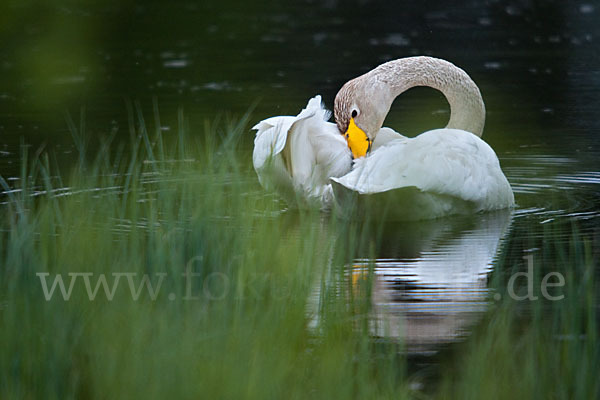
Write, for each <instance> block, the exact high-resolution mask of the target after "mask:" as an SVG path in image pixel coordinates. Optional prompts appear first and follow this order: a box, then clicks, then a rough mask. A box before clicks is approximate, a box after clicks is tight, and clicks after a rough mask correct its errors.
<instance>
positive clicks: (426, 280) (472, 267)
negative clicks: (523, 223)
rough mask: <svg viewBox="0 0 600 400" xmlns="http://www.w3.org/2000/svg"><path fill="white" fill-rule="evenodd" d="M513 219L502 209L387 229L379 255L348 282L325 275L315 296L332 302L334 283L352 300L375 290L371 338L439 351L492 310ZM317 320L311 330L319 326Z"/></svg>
mask: <svg viewBox="0 0 600 400" xmlns="http://www.w3.org/2000/svg"><path fill="white" fill-rule="evenodd" d="M511 218H512V212H511V211H510V210H502V211H499V212H493V213H485V214H477V215H473V216H469V217H460V218H452V219H440V220H432V221H420V222H418V223H402V224H387V225H386V227H385V228H384V232H383V235H382V236H381V237H382V238H383V239H382V243H381V248H380V250H379V252H378V257H377V258H376V259H369V258H358V259H355V260H354V262H353V264H352V265H348V266H347V268H345V269H344V270H345V277H344V278H345V279H344V280H343V283H341V284H340V283H339V280H336V279H334V278H332V279H328V278H324V281H323V282H321V283H320V284H319V285H318V287H317V288H316V292H317V293H315V294H316V296H315V297H314V298H313V299H314V300H315V301H318V302H323V301H325V299H324V297H323V296H322V295H321V293H322V291H323V289H324V288H326V287H328V286H329V288H330V289H331V286H330V285H332V284H333V285H334V286H338V287H337V288H334V290H336V292H337V293H342V291H340V290H337V289H340V288H339V286H343V287H346V288H348V290H351V291H352V295H353V296H365V295H368V293H370V303H371V304H370V307H369V311H368V314H369V315H368V319H369V331H370V334H371V335H372V336H374V337H379V338H387V339H394V340H398V341H400V342H402V343H403V344H404V346H405V349H406V351H407V352H408V353H420V354H427V353H432V352H435V351H436V350H437V349H438V348H439V346H440V345H443V344H447V343H451V342H454V341H457V340H459V339H460V338H461V337H464V336H465V335H466V334H467V333H468V331H469V328H470V327H471V326H473V324H475V323H476V322H477V321H478V319H479V318H480V317H481V316H482V314H483V312H484V311H485V310H486V308H487V304H488V301H489V299H488V293H489V289H488V288H487V280H488V276H489V274H490V272H491V271H492V268H493V261H494V259H495V257H496V256H497V254H498V252H499V249H500V246H501V243H502V240H503V238H504V237H505V236H506V233H507V231H508V228H509V226H510V224H511ZM370 271H372V272H370ZM370 274H371V275H370ZM326 275H329V277H332V274H326ZM369 278H370V279H369ZM327 281H329V282H327ZM335 281H337V282H338V283H333V282H335ZM366 285H369V287H365V286H366ZM364 289H370V290H364ZM315 305H316V304H315ZM315 315H317V316H316V318H315V319H313V321H312V324H311V325H312V326H313V327H315V328H317V329H318V324H319V317H318V314H315Z"/></svg>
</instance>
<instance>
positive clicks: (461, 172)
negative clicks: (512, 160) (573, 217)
mask: <svg viewBox="0 0 600 400" xmlns="http://www.w3.org/2000/svg"><path fill="white" fill-rule="evenodd" d="M397 136H398V137H397V138H396V139H393V140H390V141H388V142H387V143H386V144H385V145H383V146H380V147H379V148H377V149H376V150H375V151H373V152H372V153H371V154H370V155H369V156H367V157H363V158H360V159H357V160H356V161H355V163H354V167H353V169H352V171H351V172H349V173H348V174H346V175H344V176H342V177H339V178H335V177H334V178H332V180H333V181H334V182H336V183H337V184H335V185H334V193H335V194H336V196H337V198H338V199H339V200H340V202H341V199H347V198H349V197H350V198H354V200H355V201H359V202H360V201H361V200H360V199H359V198H358V197H359V196H360V197H362V198H365V197H372V199H369V200H368V201H371V203H373V202H374V204H370V205H369V206H368V207H369V208H373V209H374V208H377V210H375V211H377V213H386V218H393V219H399V220H417V219H428V218H437V217H441V216H444V215H449V214H459V213H471V212H477V211H488V210H497V209H501V208H506V207H510V206H512V205H513V204H514V196H513V193H512V190H511V188H510V184H509V183H508V180H507V179H506V177H505V176H504V174H503V173H502V170H501V169H500V163H499V162H498V158H497V157H496V154H495V153H494V151H493V150H492V148H491V147H490V146H489V145H488V144H487V143H485V142H484V141H483V140H481V139H480V138H478V137H477V136H475V135H474V134H472V133H470V132H466V131H463V130H459V129H435V130H431V131H427V132H424V133H422V134H420V135H419V136H417V137H415V138H406V137H403V136H401V135H399V134H397ZM374 195H376V196H374ZM361 206H362V208H364V205H361V204H359V207H361ZM349 208H350V207H349V205H348V204H347V203H346V204H344V207H342V210H344V209H349Z"/></svg>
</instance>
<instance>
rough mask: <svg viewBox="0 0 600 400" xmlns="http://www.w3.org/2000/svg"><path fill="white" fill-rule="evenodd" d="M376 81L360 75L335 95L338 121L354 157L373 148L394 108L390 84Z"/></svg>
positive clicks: (361, 155) (335, 110) (335, 109)
mask: <svg viewBox="0 0 600 400" xmlns="http://www.w3.org/2000/svg"><path fill="white" fill-rule="evenodd" d="M369 83H371V84H369ZM372 83H373V82H369V81H368V80H367V79H366V75H363V76H359V77H358V78H356V79H353V80H351V81H349V82H347V83H346V84H345V85H344V86H343V87H342V88H341V89H340V91H339V92H338V94H337V95H336V96H335V105H334V115H335V122H336V124H337V126H338V129H339V130H340V132H341V133H342V134H343V135H344V136H345V137H346V140H347V141H348V147H350V150H352V155H353V156H354V158H358V157H363V156H365V155H366V154H367V153H368V152H369V151H370V150H371V144H372V143H373V140H374V139H375V136H376V135H377V132H379V129H381V127H382V126H383V120H384V119H385V117H386V115H387V113H388V111H389V108H390V106H389V103H387V102H388V101H389V99H388V96H387V92H388V90H387V88H382V87H381V86H380V85H378V84H377V83H375V84H372ZM382 89H383V90H382Z"/></svg>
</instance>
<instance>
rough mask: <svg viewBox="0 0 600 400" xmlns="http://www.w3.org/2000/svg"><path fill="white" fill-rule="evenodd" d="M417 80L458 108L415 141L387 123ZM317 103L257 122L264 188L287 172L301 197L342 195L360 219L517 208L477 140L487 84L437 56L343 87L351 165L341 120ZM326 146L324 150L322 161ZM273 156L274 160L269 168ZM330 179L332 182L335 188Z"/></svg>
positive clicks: (341, 113)
mask: <svg viewBox="0 0 600 400" xmlns="http://www.w3.org/2000/svg"><path fill="white" fill-rule="evenodd" d="M414 86H430V87H433V88H436V89H438V90H440V91H441V92H442V93H443V94H444V95H445V96H446V99H447V100H448V103H449V104H450V109H451V112H450V121H449V122H448V126H447V127H446V128H445V129H436V130H432V131H428V132H425V133H422V134H421V135H419V136H417V137H415V138H407V137H404V136H402V135H400V134H397V133H396V132H394V131H393V130H391V129H389V128H382V124H383V121H384V119H385V117H386V115H387V113H388V111H389V109H390V106H391V104H392V102H393V101H394V99H395V98H396V97H397V96H398V95H400V94H401V93H403V92H404V91H406V90H407V89H409V88H411V87H414ZM315 99H317V98H315ZM315 99H313V100H315ZM318 99H319V101H320V98H318ZM313 100H311V102H312V101H313ZM311 102H309V106H308V107H307V108H306V109H305V110H303V112H302V113H300V115H298V117H296V118H293V117H275V118H273V119H270V120H265V121H263V122H261V123H259V124H258V125H257V126H256V127H255V129H258V133H257V137H256V140H255V148H254V156H255V157H254V166H255V169H256V170H257V173H258V175H259V179H260V181H261V183H262V184H263V186H265V187H268V186H269V185H268V184H266V181H267V180H269V181H271V182H275V181H276V180H277V179H272V178H271V177H270V176H280V175H283V176H285V178H286V180H285V181H286V184H287V185H288V186H291V187H293V188H294V190H293V193H295V196H296V197H298V194H300V197H302V195H304V198H308V199H313V200H314V199H319V200H320V203H321V205H322V206H323V207H324V208H327V207H329V206H330V205H331V201H332V198H334V197H335V202H336V203H337V204H338V205H339V206H340V207H339V208H340V209H341V210H342V211H345V212H347V213H348V214H349V215H356V213H357V207H358V215H361V214H363V213H365V212H370V211H377V212H380V213H383V216H384V217H385V218H388V219H392V218H393V219H405V220H415V219H428V218H436V217H440V216H444V215H450V214H457V213H471V212H477V211H485V210H494V209H500V208H507V207H511V206H512V205H514V195H513V193H512V189H511V188H510V185H509V183H508V180H507V179H506V177H505V176H504V174H503V173H502V170H501V169H500V163H499V162H498V158H497V157H496V154H495V153H494V151H493V150H492V149H491V148H490V147H489V146H488V145H487V143H485V142H484V141H483V140H481V139H480V138H479V136H481V133H482V131H483V126H484V123H485V107H484V104H483V100H482V98H481V94H480V92H479V89H478V88H477V86H476V85H475V83H474V82H473V81H472V80H471V78H470V77H469V76H468V75H467V74H466V73H465V72H464V71H463V70H461V69H460V68H458V67H456V66H454V65H453V64H451V63H449V62H447V61H444V60H440V59H436V58H431V57H410V58H403V59H399V60H395V61H390V62H387V63H385V64H382V65H380V66H379V67H377V68H375V69H374V70H372V71H370V72H368V73H366V74H364V75H362V76H360V77H358V78H356V79H353V80H351V81H349V82H348V83H346V84H345V85H344V86H343V87H342V89H341V90H340V91H339V92H338V94H337V96H336V99H335V108H334V111H335V117H336V118H335V119H336V123H337V127H338V129H339V132H344V134H343V135H344V136H343V137H345V138H346V141H347V145H348V147H349V148H350V150H351V152H352V155H353V156H354V158H355V161H354V165H353V166H352V167H350V162H349V158H350V154H349V153H348V152H347V151H344V150H343V149H342V146H341V143H343V142H340V140H339V137H340V136H341V135H339V132H337V135H338V136H337V137H336V132H334V131H333V129H332V125H333V124H330V123H327V122H325V117H326V116H327V115H326V112H325V111H323V110H322V109H321V114H318V112H316V111H315V112H309V110H310V109H314V105H313V106H312V107H311ZM303 113H304V114H303ZM317 116H318V117H320V118H317ZM268 121H271V122H270V123H269V122H268ZM269 130H271V131H270V132H271V133H270V134H267V132H268V131H269ZM295 136H298V139H295V140H296V141H294V138H295ZM281 137H283V138H284V139H280V138H281ZM324 138H327V141H325V140H324ZM286 139H287V142H286ZM321 140H323V142H321ZM297 143H300V144H297ZM319 152H323V153H325V156H324V157H323V156H322V157H317V156H316V154H317V153H319ZM369 152H370V154H368V155H367V153H369ZM257 153H258V157H257ZM286 153H287V154H289V155H290V156H286V155H285V154H286ZM334 154H335V155H336V157H334V156H333V155H334ZM365 155H367V156H366V157H364V156H365ZM337 157H339V158H337ZM266 159H270V160H272V161H271V162H270V163H269V164H270V166H269V167H265V165H266V163H265V161H264V160H266ZM294 159H297V160H298V161H297V162H294ZM278 160H279V161H278ZM332 160H335V162H333V163H332ZM257 161H258V163H257ZM338 163H339V164H338ZM332 164H335V166H336V167H339V168H332ZM350 168H351V170H350ZM298 170H302V171H303V172H302V173H301V174H298V173H297V172H296V171H298ZM266 171H270V174H269V178H268V179H266V176H267V174H266ZM332 172H333V173H332ZM328 174H329V175H328ZM261 175H262V177H261ZM327 175H328V176H329V177H331V180H332V181H333V182H334V185H333V191H332V187H330V186H329V185H328V180H327V179H326V178H325V177H326V176H327ZM307 177H308V178H307ZM281 180H282V179H278V181H281ZM274 186H275V190H277V191H279V192H280V193H282V191H281V190H280V189H278V187H277V186H279V187H281V186H283V185H281V184H279V185H274ZM332 192H333V193H334V195H332ZM282 194H283V193H282ZM284 197H285V195H284ZM349 200H351V201H349ZM288 201H289V200H288Z"/></svg>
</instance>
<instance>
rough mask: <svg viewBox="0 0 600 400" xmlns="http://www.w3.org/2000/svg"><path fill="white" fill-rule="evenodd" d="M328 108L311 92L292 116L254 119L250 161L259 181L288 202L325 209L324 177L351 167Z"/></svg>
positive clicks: (327, 183)
mask: <svg viewBox="0 0 600 400" xmlns="http://www.w3.org/2000/svg"><path fill="white" fill-rule="evenodd" d="M330 116H331V113H330V112H329V111H327V110H326V109H325V108H323V107H322V105H321V96H316V97H314V98H312V99H310V101H309V102H308V105H307V106H306V108H305V109H303V110H302V111H301V112H300V114H298V116H296V117H288V116H285V117H273V118H269V119H266V120H264V121H261V122H259V123H258V124H256V125H255V126H254V127H253V128H252V129H256V130H257V132H256V138H255V139H254V152H253V154H252V161H253V163H254V169H255V170H256V173H257V175H258V180H259V181H260V184H261V185H262V186H263V187H264V188H265V189H267V190H269V191H274V192H276V193H278V194H279V195H280V196H281V197H283V199H284V200H285V201H286V202H287V203H288V204H289V205H290V206H299V207H303V206H320V207H321V208H323V209H329V208H330V207H331V204H332V200H333V197H332V196H333V194H332V190H331V182H330V180H329V178H331V177H339V176H343V175H344V174H346V173H348V172H349V171H350V169H351V168H352V155H351V152H350V149H349V148H348V145H347V143H346V140H345V139H344V137H343V136H342V135H341V134H340V132H339V131H338V128H337V126H336V125H335V124H333V123H330V122H327V120H328V119H329V118H330Z"/></svg>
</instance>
